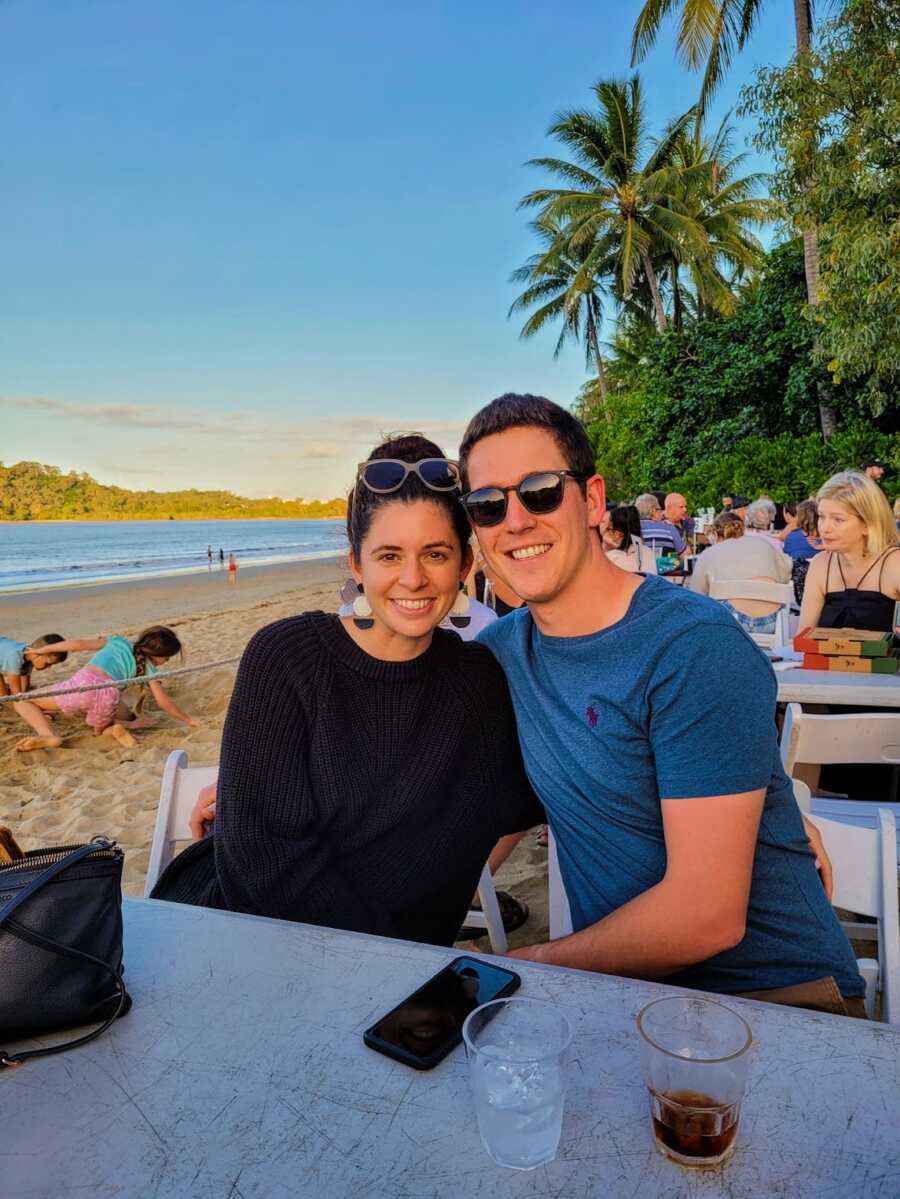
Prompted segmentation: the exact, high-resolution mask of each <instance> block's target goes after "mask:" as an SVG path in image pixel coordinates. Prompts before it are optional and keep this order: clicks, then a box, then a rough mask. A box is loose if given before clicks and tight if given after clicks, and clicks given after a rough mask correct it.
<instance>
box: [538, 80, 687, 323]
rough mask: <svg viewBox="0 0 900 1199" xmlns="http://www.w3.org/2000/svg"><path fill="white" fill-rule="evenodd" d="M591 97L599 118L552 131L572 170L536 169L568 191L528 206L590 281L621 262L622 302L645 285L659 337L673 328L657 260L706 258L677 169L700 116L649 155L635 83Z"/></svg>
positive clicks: (598, 88) (556, 190) (548, 193)
mask: <svg viewBox="0 0 900 1199" xmlns="http://www.w3.org/2000/svg"><path fill="white" fill-rule="evenodd" d="M594 96H595V98H596V101H597V108H596V109H595V110H588V109H581V110H576V111H572V112H564V113H561V114H560V115H559V116H558V117H557V118H556V120H555V121H554V123H553V125H552V126H551V127H550V133H551V135H552V136H553V137H555V138H556V139H557V140H558V141H560V142H561V143H562V144H563V145H564V146H565V148H566V150H567V151H568V152H569V153H570V154H571V157H572V161H570V160H567V159H562V158H536V159H534V160H533V161H532V162H531V163H530V164H529V165H531V166H536V167H540V168H542V169H543V170H546V171H549V172H550V173H551V174H553V175H555V176H556V177H557V178H558V179H560V180H561V181H562V183H563V186H562V187H543V188H538V189H537V190H536V191H533V192H530V193H529V194H528V195H527V196H525V197H524V198H523V199H522V201H521V205H522V206H523V207H526V208H535V207H538V208H540V209H541V216H542V218H544V219H549V220H553V221H557V222H559V223H560V224H564V225H565V226H566V228H567V236H568V238H569V241H570V243H571V245H572V248H573V252H574V253H575V254H576V256H578V257H579V259H580V260H581V262H582V272H583V274H584V276H585V277H594V278H596V277H598V276H599V275H600V274H601V273H602V272H604V271H606V270H608V269H609V266H608V264H609V263H610V262H611V261H614V264H615V266H614V270H615V277H616V290H617V293H618V294H619V295H620V296H621V297H622V298H623V299H628V298H629V297H630V296H631V294H632V291H633V290H634V288H635V284H636V283H637V282H638V280H639V277H640V276H643V281H644V282H645V284H646V285H647V287H648V288H649V290H650V293H651V296H652V300H653V308H654V312H655V315H656V322H657V327H658V328H659V329H660V330H661V331H662V330H664V329H665V328H666V323H667V320H666V314H665V309H664V307H663V301H662V295H661V293H660V288H659V280H658V275H657V270H656V267H655V266H654V264H653V257H654V255H655V254H660V253H664V252H665V253H669V254H675V253H677V254H680V255H688V254H695V255H703V254H706V253H708V242H707V239H706V234H705V233H704V231H703V228H702V227H701V226H700V225H699V224H698V223H697V221H696V220H695V219H694V218H693V217H692V216H690V215H688V214H687V213H686V212H685V206H684V203H683V201H682V199H681V195H680V191H679V189H680V188H681V187H683V186H684V184H685V180H684V178H683V175H684V172H683V171H682V170H679V169H678V168H677V167H676V165H675V164H674V157H675V148H676V144H677V140H678V137H679V135H680V134H681V133H682V132H683V130H684V129H685V128H686V127H687V125H688V123H689V122H690V121H691V120H692V118H693V115H694V113H693V109H691V110H690V111H689V112H686V113H684V114H683V115H682V116H680V117H678V118H677V119H676V120H675V121H673V122H672V124H671V125H670V126H669V128H668V129H667V130H666V132H665V133H664V134H663V136H662V137H661V138H660V139H659V140H658V141H657V142H656V143H655V144H654V145H653V146H652V147H651V146H648V134H647V118H646V112H645V107H644V97H643V90H642V87H641V81H640V77H639V76H638V75H633V76H632V77H631V78H630V79H628V80H620V79H601V80H600V82H599V83H597V84H595V86H594ZM705 170H706V168H705V167H704V168H703V170H702V171H701V172H700V173H701V174H703V173H705Z"/></svg>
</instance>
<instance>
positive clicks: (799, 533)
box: [784, 500, 822, 604]
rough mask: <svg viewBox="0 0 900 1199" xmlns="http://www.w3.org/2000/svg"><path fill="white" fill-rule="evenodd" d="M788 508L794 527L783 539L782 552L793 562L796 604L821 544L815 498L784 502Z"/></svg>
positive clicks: (801, 598) (792, 577)
mask: <svg viewBox="0 0 900 1199" xmlns="http://www.w3.org/2000/svg"><path fill="white" fill-rule="evenodd" d="M788 509H792V510H793V511H792V512H791V513H790V516H791V520H792V521H793V526H794V527H793V528H792V529H791V530H790V531H789V532H788V533H787V535H786V537H785V539H784V552H785V553H786V554H787V555H788V557H789V558H790V559H791V561H792V563H793V565H792V567H791V581H792V582H793V584H794V598H795V599H796V601H797V603H798V604H802V603H803V592H804V589H805V587H806V576H807V574H808V573H809V564H810V562H811V561H812V560H813V558H815V556H816V554H817V553H818V552H819V549H820V547H821V544H822V543H821V542H820V541H819V538H818V522H819V512H818V508H817V507H816V501H815V500H803V501H802V503H799V504H785V510H786V511H787V510H788Z"/></svg>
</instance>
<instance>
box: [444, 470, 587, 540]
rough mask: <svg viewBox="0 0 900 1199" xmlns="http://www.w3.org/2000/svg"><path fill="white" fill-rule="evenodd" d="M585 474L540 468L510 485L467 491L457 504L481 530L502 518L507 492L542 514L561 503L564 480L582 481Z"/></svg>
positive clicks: (504, 515)
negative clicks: (512, 493)
mask: <svg viewBox="0 0 900 1199" xmlns="http://www.w3.org/2000/svg"><path fill="white" fill-rule="evenodd" d="M588 477H589V476H588V475H580V474H578V473H577V472H576V471H574V470H541V471H537V472H536V473H535V474H533V475H526V476H525V478H524V479H522V480H520V481H519V482H518V483H516V485H515V486H514V487H478V488H476V490H475V491H467V492H466V493H465V495H462V496H460V503H461V504H462V505H463V507H464V508H465V510H466V512H467V513H468V516H469V520H470V521H471V522H472V524H473V525H476V526H477V527H478V528H481V529H485V528H489V527H490V526H491V525H499V524H500V522H501V521H502V520H503V519H504V518H505V517H506V509H507V507H508V506H509V493H510V492H511V491H514V492H515V493H516V495H517V496H518V497H519V501H520V502H521V503H522V505H523V506H524V507H525V508H527V509H528V511H529V512H531V513H532V514H533V515H534V516H544V515H546V513H548V512H555V511H556V509H557V508H558V507H559V506H560V504H561V503H562V502H563V495H564V494H565V488H566V479H575V480H576V482H578V483H583V482H584V481H585V479H587V478H588Z"/></svg>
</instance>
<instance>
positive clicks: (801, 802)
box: [791, 779, 812, 816]
mask: <svg viewBox="0 0 900 1199" xmlns="http://www.w3.org/2000/svg"><path fill="white" fill-rule="evenodd" d="M791 782H792V783H793V784H794V799H796V801H797V807H798V808H799V809H800V811H801V812H802V814H803V815H804V816H808V815H809V814H810V812H811V811H812V792H811V791H810V789H809V785H808V784H807V783H804V781H803V779H791Z"/></svg>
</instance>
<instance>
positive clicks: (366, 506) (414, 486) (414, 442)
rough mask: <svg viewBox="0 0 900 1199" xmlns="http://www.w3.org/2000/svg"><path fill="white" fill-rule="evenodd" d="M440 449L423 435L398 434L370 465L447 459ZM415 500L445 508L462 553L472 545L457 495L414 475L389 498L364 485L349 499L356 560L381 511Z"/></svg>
mask: <svg viewBox="0 0 900 1199" xmlns="http://www.w3.org/2000/svg"><path fill="white" fill-rule="evenodd" d="M446 456H447V455H446V454H445V453H444V451H443V450H442V449H441V447H440V446H439V445H436V444H435V442H433V441H429V440H428V438H427V437H425V436H424V435H423V434H421V433H398V434H396V435H395V436H394V437H389V438H388V439H387V440H386V441H383V442H382V443H381V445H377V446H376V447H375V449H374V450H373V451H372V453H371V454H370V455H369V457H368V458H367V459H366V461H367V462H373V461H376V460H378V459H380V458H396V459H398V460H399V461H400V462H421V461H422V459H423V458H446ZM413 500H431V502H432V503H434V504H437V505H438V506H439V507H441V508H444V509H445V510H446V512H447V515H448V516H449V517H450V521H451V523H452V525H453V528H454V531H455V532H456V536H457V537H458V539H459V547H460V551H461V552H465V548H466V546H467V545H468V544H469V536H470V530H469V520H468V517H467V516H466V514H465V512H464V511H463V506H462V504H461V503H460V502H459V492H458V491H432V489H431V488H430V487H427V486H426V485H425V484H424V483H423V482H422V480H421V479H420V478H419V476H418V475H417V474H415V472H412V471H411V472H410V473H409V474H408V475H407V476H406V478H405V479H404V481H403V483H402V485H401V486H400V487H399V488H398V489H397V490H396V491H390V492H388V493H387V494H386V495H383V494H380V493H379V492H376V491H370V490H369V489H368V487H366V485H365V483H361V482H358V481H357V483H356V484H355V485H354V487H353V490H352V491H351V492H350V494H349V496H348V497H347V540H348V541H349V543H350V549H351V551H352V553H353V556H354V558H356V559H357V561H359V557H360V554H361V553H362V543H363V542H364V541H365V539H366V536H367V534H368V532H369V529H370V528H371V527H372V520H373V518H374V516H375V513H376V512H377V511H378V509H379V508H383V507H384V506H385V505H386V504H398V503H400V504H409V503H411V502H412V501H413Z"/></svg>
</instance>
